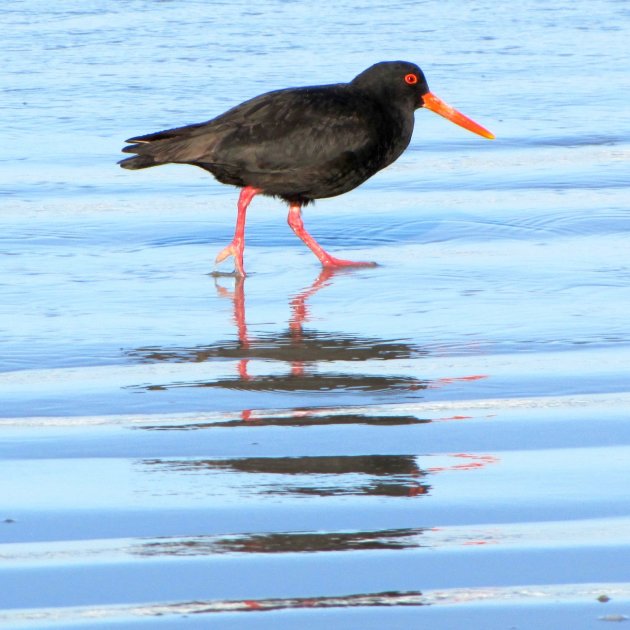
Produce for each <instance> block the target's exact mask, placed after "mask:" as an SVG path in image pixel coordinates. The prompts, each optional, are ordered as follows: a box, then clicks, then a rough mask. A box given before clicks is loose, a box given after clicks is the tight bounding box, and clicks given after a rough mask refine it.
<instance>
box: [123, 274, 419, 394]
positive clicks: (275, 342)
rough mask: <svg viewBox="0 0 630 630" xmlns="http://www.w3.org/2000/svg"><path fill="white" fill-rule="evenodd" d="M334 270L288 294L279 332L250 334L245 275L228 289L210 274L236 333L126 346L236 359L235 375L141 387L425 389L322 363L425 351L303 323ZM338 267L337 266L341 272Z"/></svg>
mask: <svg viewBox="0 0 630 630" xmlns="http://www.w3.org/2000/svg"><path fill="white" fill-rule="evenodd" d="M336 273H340V272H339V271H338V270H333V269H324V270H323V271H322V272H321V273H320V274H319V276H318V277H317V278H316V279H315V281H314V282H313V283H312V284H311V285H310V286H309V287H307V288H305V289H304V290H302V291H300V292H299V293H298V294H296V295H295V296H293V297H292V298H290V300H289V305H290V309H291V315H290V318H289V321H288V323H287V327H286V330H284V331H282V332H279V333H277V332H276V333H263V334H259V335H257V336H255V337H254V336H252V335H251V334H250V332H249V330H248V325H247V318H246V295H245V283H246V279H245V278H242V277H237V278H235V279H234V283H235V284H234V288H233V290H230V289H228V288H226V287H225V286H223V285H222V284H221V283H220V277H217V276H215V278H214V281H215V287H216V290H217V293H218V295H219V296H221V297H223V298H226V299H230V300H231V301H232V304H233V322H234V325H235V328H236V339H235V340H231V341H219V342H216V343H213V344H210V345H203V346H194V347H191V348H186V347H172V348H161V347H154V346H152V347H143V348H137V349H135V350H133V351H131V352H129V356H131V357H133V358H135V359H137V360H140V361H142V362H175V363H201V362H205V361H209V360H212V359H214V358H233V359H236V361H237V363H236V370H235V372H236V374H235V376H227V377H220V378H215V379H213V380H200V381H190V382H181V381H178V382H176V383H168V384H152V385H147V386H142V389H144V390H147V391H151V390H153V391H156V390H158V391H159V390H166V389H174V388H181V387H210V388H216V387H218V388H227V389H236V390H247V391H292V392H293V391H339V390H343V391H389V390H401V389H402V390H407V391H414V390H418V389H425V388H426V387H427V382H426V381H422V380H419V379H416V378H413V377H409V376H402V375H374V374H362V373H360V372H357V371H355V370H353V371H352V373H348V372H340V371H335V370H326V371H324V370H323V369H322V366H325V365H335V364H338V363H337V362H344V361H357V362H360V361H364V362H368V361H372V360H376V359H380V360H382V359H408V358H411V357H416V356H420V355H423V354H426V353H425V352H424V351H422V350H421V349H419V348H417V347H416V346H413V345H411V344H409V343H405V342H403V341H388V340H383V339H378V338H372V337H359V336H357V335H352V334H349V333H339V334H336V333H335V334H331V333H322V332H319V331H316V330H312V329H308V328H306V327H305V324H306V323H307V322H308V321H309V319H310V313H309V304H308V300H309V298H311V297H312V296H313V295H314V294H315V293H317V292H318V291H321V290H322V289H324V288H325V287H327V286H329V285H330V283H331V282H332V281H333V279H334V277H335V274H336ZM341 273H343V272H341ZM269 360H272V361H275V362H283V363H286V364H288V370H287V371H286V372H285V373H281V374H277V373H274V374H262V375H261V374H256V375H253V374H252V373H251V370H250V366H251V363H252V362H253V361H257V367H258V368H260V367H262V366H263V365H264V361H269ZM276 365H277V364H276Z"/></svg>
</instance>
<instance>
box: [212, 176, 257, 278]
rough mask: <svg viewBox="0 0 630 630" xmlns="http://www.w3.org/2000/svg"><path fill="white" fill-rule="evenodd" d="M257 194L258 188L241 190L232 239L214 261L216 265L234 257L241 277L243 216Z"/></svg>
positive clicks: (243, 242)
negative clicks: (229, 257)
mask: <svg viewBox="0 0 630 630" xmlns="http://www.w3.org/2000/svg"><path fill="white" fill-rule="evenodd" d="M259 192H260V190H259V189H258V188H254V187H253V186H245V188H243V189H241V194H240V195H239V198H238V215H237V217H236V230H235V231H234V239H233V240H232V242H231V243H230V244H229V245H228V246H227V247H224V248H223V249H222V250H221V251H220V252H219V255H218V256H217V257H216V260H215V262H216V263H220V262H222V261H224V260H225V259H226V258H228V256H234V264H235V265H236V273H237V274H238V275H239V276H242V277H244V276H245V269H244V268H243V251H245V214H246V212H247V206H249V204H250V203H251V200H252V199H253V198H254V197H255V196H256V195H257V194H258V193H259Z"/></svg>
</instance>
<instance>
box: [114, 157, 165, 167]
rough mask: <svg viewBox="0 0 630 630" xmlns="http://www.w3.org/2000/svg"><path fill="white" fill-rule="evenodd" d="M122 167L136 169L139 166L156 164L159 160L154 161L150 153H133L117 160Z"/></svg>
mask: <svg viewBox="0 0 630 630" xmlns="http://www.w3.org/2000/svg"><path fill="white" fill-rule="evenodd" d="M118 164H120V166H121V167H122V168H128V169H129V170H130V171H137V170H139V169H141V168H150V167H151V166H157V165H158V164H161V162H156V161H155V159H154V158H153V156H152V155H134V156H133V157H130V158H125V159H124V160H120V162H118Z"/></svg>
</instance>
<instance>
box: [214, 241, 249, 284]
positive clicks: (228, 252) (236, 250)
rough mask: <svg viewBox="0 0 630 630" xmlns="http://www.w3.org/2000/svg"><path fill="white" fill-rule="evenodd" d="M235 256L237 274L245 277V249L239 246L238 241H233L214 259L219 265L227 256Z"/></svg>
mask: <svg viewBox="0 0 630 630" xmlns="http://www.w3.org/2000/svg"><path fill="white" fill-rule="evenodd" d="M230 256H234V265H235V267H236V274H237V275H239V276H241V277H243V278H244V277H245V269H243V250H242V248H240V247H239V246H238V243H235V242H234V241H232V242H231V243H230V244H229V245H227V246H226V247H224V248H223V249H222V250H221V251H220V252H219V254H218V255H217V257H216V258H215V259H214V264H215V265H218V264H219V263H222V262H223V261H224V260H225V259H226V258H229V257H230Z"/></svg>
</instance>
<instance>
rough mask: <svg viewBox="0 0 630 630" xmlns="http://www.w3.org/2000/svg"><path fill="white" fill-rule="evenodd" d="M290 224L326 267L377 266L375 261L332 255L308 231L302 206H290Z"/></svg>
mask: <svg viewBox="0 0 630 630" xmlns="http://www.w3.org/2000/svg"><path fill="white" fill-rule="evenodd" d="M288 222H289V225H290V226H291V229H292V230H293V231H294V232H295V233H296V234H297V235H298V236H299V237H300V238H301V239H302V240H303V241H304V243H305V244H306V245H307V247H308V248H309V249H310V250H311V251H312V252H313V253H314V254H315V256H317V258H318V259H319V261H320V262H321V263H322V265H323V266H324V267H375V266H376V263H373V262H354V261H352V260H342V259H341V258H335V257H334V256H331V255H330V254H329V253H328V252H327V251H325V250H324V248H323V247H322V246H321V245H320V244H319V243H318V242H317V241H316V240H315V239H314V238H313V237H312V236H311V235H310V234H309V233H308V232H307V231H306V229H305V228H304V222H303V221H302V206H301V205H300V204H299V203H292V204H291V205H290V207H289V217H288Z"/></svg>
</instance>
